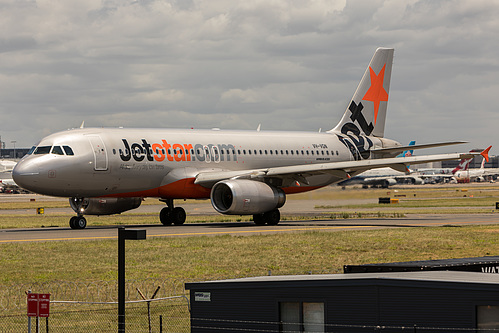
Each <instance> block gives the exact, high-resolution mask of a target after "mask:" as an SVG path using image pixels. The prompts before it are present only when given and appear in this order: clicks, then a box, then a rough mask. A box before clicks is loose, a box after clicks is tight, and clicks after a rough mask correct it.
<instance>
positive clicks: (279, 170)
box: [194, 153, 479, 187]
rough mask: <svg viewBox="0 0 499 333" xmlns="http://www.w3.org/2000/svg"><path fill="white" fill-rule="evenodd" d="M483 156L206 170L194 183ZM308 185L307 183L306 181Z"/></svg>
mask: <svg viewBox="0 0 499 333" xmlns="http://www.w3.org/2000/svg"><path fill="white" fill-rule="evenodd" d="M475 155H479V153H454V154H440V155H427V156H410V157H397V158H380V159H370V160H363V161H346V162H330V163H319V164H301V165H291V166H283V167H275V168H266V169H254V170H239V171H206V172H200V173H199V174H198V175H197V176H196V179H195V181H194V183H195V184H199V185H203V186H208V187H209V186H211V185H213V184H214V183H216V182H218V181H221V180H225V179H231V178H250V179H251V178H255V179H257V178H263V177H276V178H286V177H290V176H294V177H295V178H298V179H303V180H306V177H307V176H314V175H320V174H332V175H337V176H338V177H339V178H344V179H346V178H348V177H349V174H350V173H354V172H356V173H358V172H362V171H366V170H369V169H375V168H382V167H390V168H392V169H395V170H399V171H404V172H405V171H406V170H407V167H406V165H410V164H420V163H428V162H438V161H446V160H459V159H463V158H472V157H473V156H475ZM305 182H306V181H305Z"/></svg>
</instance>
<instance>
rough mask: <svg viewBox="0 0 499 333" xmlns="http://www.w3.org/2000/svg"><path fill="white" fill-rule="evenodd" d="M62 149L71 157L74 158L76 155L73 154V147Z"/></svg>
mask: <svg viewBox="0 0 499 333" xmlns="http://www.w3.org/2000/svg"><path fill="white" fill-rule="evenodd" d="M62 148H63V149H64V151H65V152H66V155H71V156H73V155H74V153H73V149H71V147H69V146H62Z"/></svg>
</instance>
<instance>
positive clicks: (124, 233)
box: [118, 227, 146, 333]
mask: <svg viewBox="0 0 499 333" xmlns="http://www.w3.org/2000/svg"><path fill="white" fill-rule="evenodd" d="M126 239H146V231H145V230H144V229H140V230H138V229H129V230H126V229H125V227H119V228H118V332H123V333H124V332H125V240H126Z"/></svg>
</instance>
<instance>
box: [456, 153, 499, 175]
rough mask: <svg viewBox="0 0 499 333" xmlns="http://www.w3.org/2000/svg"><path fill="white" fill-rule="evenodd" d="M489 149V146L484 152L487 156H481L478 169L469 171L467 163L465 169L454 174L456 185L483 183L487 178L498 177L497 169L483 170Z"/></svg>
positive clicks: (498, 171)
mask: <svg viewBox="0 0 499 333" xmlns="http://www.w3.org/2000/svg"><path fill="white" fill-rule="evenodd" d="M490 148H492V146H489V147H488V148H487V149H485V150H484V152H486V153H487V154H485V155H483V154H482V155H483V160H482V164H481V166H480V168H478V169H470V168H469V163H468V165H467V168H465V169H462V170H459V171H457V172H456V173H455V174H454V175H455V177H456V179H457V182H458V183H469V182H470V181H477V182H484V181H486V180H487V178H491V177H497V176H498V175H499V169H498V168H485V161H487V162H488V161H489V157H488V152H489V150H490ZM470 162H471V160H470Z"/></svg>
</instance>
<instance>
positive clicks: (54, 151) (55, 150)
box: [52, 146, 64, 155]
mask: <svg viewBox="0 0 499 333" xmlns="http://www.w3.org/2000/svg"><path fill="white" fill-rule="evenodd" d="M52 154H56V155H64V152H63V151H62V148H61V146H54V148H52Z"/></svg>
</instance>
